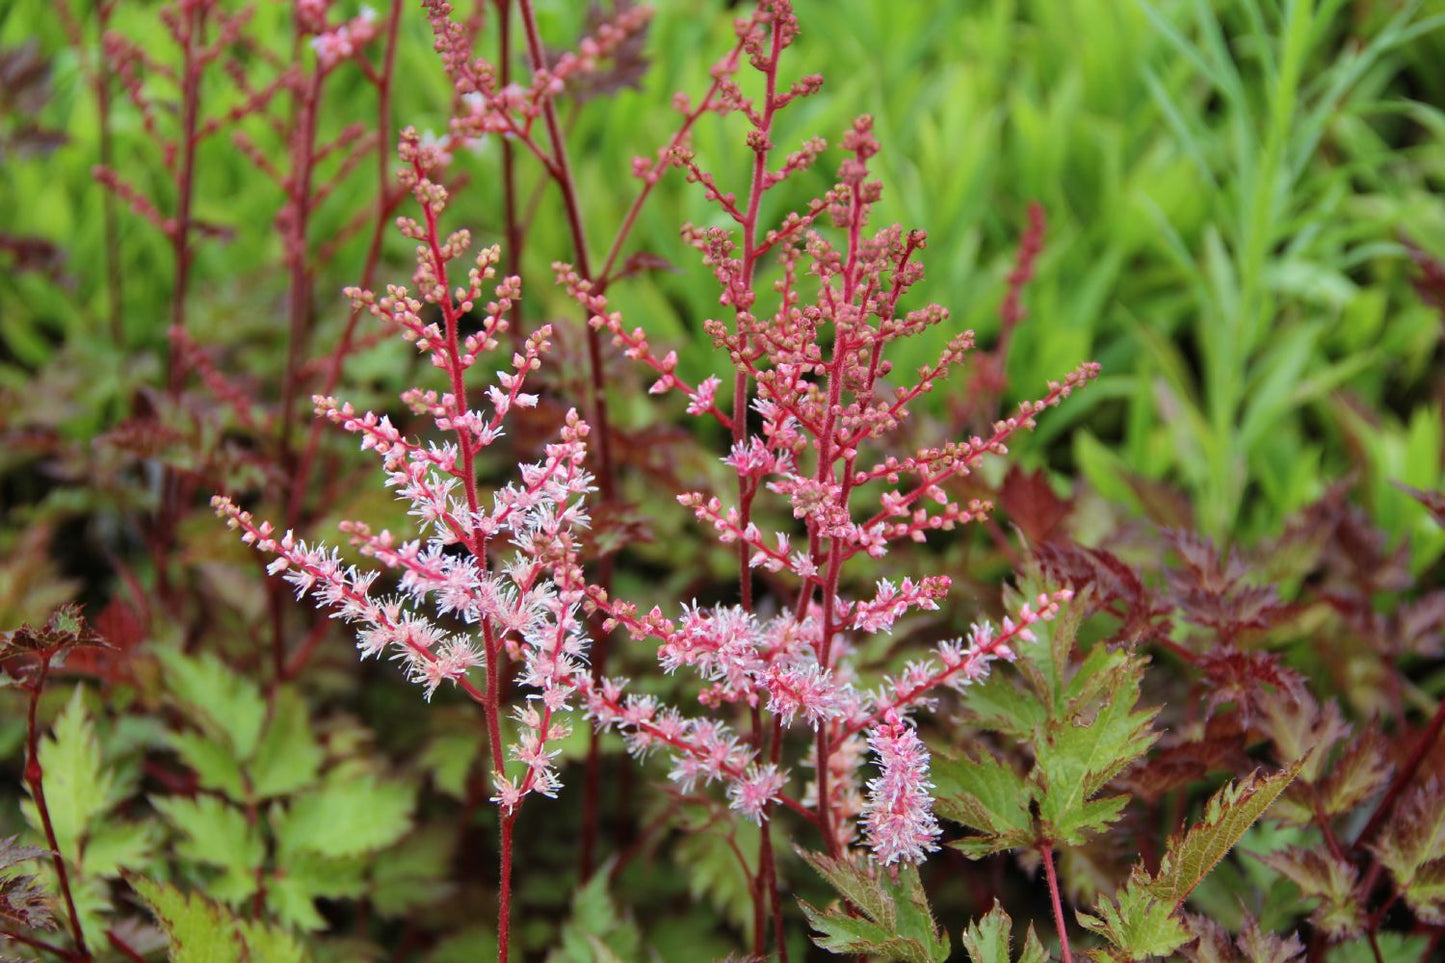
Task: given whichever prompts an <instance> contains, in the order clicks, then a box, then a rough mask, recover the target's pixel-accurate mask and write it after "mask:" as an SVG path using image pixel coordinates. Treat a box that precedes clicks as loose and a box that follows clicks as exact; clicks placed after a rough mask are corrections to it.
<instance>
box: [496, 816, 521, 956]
mask: <svg viewBox="0 0 1445 963" xmlns="http://www.w3.org/2000/svg"><path fill="white" fill-rule="evenodd" d="M516 821H517V816H516V814H515V813H503V814H502V866H501V870H500V873H501V888H500V890H499V892H498V894H497V963H507V960H508V955H507V952H508V944H509V943H510V942H511V930H512V826H513V825H514V824H515V823H516Z"/></svg>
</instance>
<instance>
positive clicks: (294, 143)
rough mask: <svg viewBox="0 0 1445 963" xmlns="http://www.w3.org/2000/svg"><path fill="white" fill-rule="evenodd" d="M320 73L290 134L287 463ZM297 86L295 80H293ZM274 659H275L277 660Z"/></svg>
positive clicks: (302, 94) (307, 293) (302, 331)
mask: <svg viewBox="0 0 1445 963" xmlns="http://www.w3.org/2000/svg"><path fill="white" fill-rule="evenodd" d="M324 77H325V72H324V71H323V69H322V68H321V67H319V66H318V67H316V68H315V69H314V70H313V71H312V73H311V77H310V78H309V80H308V81H306V82H305V83H304V84H301V85H300V89H299V90H298V101H299V102H298V104H297V110H298V113H299V117H298V121H297V128H296V130H295V131H293V132H292V135H291V176H290V177H288V178H287V186H288V188H289V190H288V194H289V196H288V197H287V199H286V207H287V214H286V237H285V238H284V239H283V244H284V245H285V249H286V250H285V258H286V260H287V261H288V262H290V264H289V267H290V269H291V278H290V284H289V290H288V292H287V327H288V337H287V344H286V373H285V380H284V381H282V383H281V460H282V464H291V463H292V451H291V434H292V430H293V428H294V425H293V424H292V417H291V415H292V413H293V412H294V411H295V410H296V394H297V391H298V390H299V388H300V382H301V377H300V373H301V362H302V357H303V352H304V349H305V342H306V335H307V333H308V330H309V328H310V326H311V264H310V260H309V258H308V253H309V252H308V251H307V235H308V234H309V230H308V229H309V227H310V222H311V206H312V198H311V182H312V175H313V173H314V171H315V167H316V163H315V156H316V117H317V114H318V112H319V111H318V107H319V106H320V100H321V82H322V80H323V78H324ZM298 83H299V82H298ZM278 661H279V659H278Z"/></svg>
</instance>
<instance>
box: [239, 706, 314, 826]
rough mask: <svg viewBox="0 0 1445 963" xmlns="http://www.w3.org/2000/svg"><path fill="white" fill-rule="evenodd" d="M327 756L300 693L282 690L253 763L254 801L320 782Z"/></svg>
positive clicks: (252, 792)
mask: <svg viewBox="0 0 1445 963" xmlns="http://www.w3.org/2000/svg"><path fill="white" fill-rule="evenodd" d="M325 758H326V754H325V752H324V751H323V750H322V748H321V744H320V743H319V742H318V741H317V740H316V734H315V732H314V731H313V730H312V728H311V718H310V716H309V715H308V714H307V712H306V703H305V702H303V701H302V699H301V695H300V693H298V692H297V691H296V690H295V689H292V688H284V689H281V690H280V691H279V692H277V694H276V704H275V708H274V709H273V711H272V715H271V719H270V721H269V722H268V723H267V724H266V730H265V732H264V733H263V734H262V736H261V743H260V745H258V746H257V747H256V758H255V759H254V760H252V762H251V767H250V773H251V800H262V799H270V798H272V797H274V796H287V795H290V794H291V793H294V792H297V791H299V790H302V789H306V788H307V787H309V786H311V785H312V784H313V783H315V782H316V778H317V775H318V774H319V773H320V772H321V764H322V762H323V761H325Z"/></svg>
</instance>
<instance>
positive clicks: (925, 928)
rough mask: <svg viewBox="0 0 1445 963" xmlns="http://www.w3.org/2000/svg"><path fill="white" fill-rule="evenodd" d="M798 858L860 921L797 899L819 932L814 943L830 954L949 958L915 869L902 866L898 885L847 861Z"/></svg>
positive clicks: (930, 961)
mask: <svg viewBox="0 0 1445 963" xmlns="http://www.w3.org/2000/svg"><path fill="white" fill-rule="evenodd" d="M798 854H799V855H800V856H802V857H803V859H804V860H805V861H807V863H808V864H809V865H810V866H812V867H813V868H814V869H815V870H817V872H818V874H819V875H820V876H822V877H823V878H824V879H825V880H827V881H828V883H829V884H830V885H831V886H832V887H833V888H834V889H835V890H836V891H837V892H838V893H839V894H840V895H841V896H843V897H844V899H846V900H847V901H848V902H849V903H850V904H852V906H853V907H854V908H855V909H857V910H858V911H859V912H860V913H862V914H863V916H862V917H861V918H860V917H855V916H849V915H848V913H847V912H845V911H844V910H843V908H842V907H841V906H839V905H837V904H835V905H833V906H831V907H829V908H828V909H826V910H820V909H818V908H817V907H815V906H813V905H812V904H810V903H808V902H806V901H805V900H799V901H798V905H799V906H801V907H802V909H803V914H804V915H805V916H806V917H807V918H808V922H809V923H811V924H812V926H813V928H814V929H815V930H817V931H818V932H817V933H815V934H814V935H813V942H814V943H815V944H817V945H818V946H820V947H822V948H823V949H825V950H829V951H830V952H833V953H870V954H873V955H875V956H878V957H881V958H883V959H884V960H897V961H900V963H943V961H944V960H947V959H948V955H949V939H948V933H947V932H946V931H945V930H943V929H942V928H940V927H939V926H938V924H937V922H935V920H934V918H933V911H932V910H931V909H930V908H929V906H928V898H927V896H926V895H925V894H924V892H923V886H922V884H921V883H920V882H919V880H918V870H917V869H916V868H915V867H913V866H903V867H901V868H899V869H898V870H897V871H896V872H897V878H896V880H895V879H893V878H891V876H890V873H891V872H892V871H891V870H889V869H886V868H883V867H877V866H874V867H870V869H871V870H872V871H871V872H870V870H869V869H864V868H862V867H861V866H859V865H858V864H856V863H854V862H852V861H850V860H846V859H833V858H831V857H828V856H820V855H818V854H816V853H808V852H804V851H802V850H799V851H798Z"/></svg>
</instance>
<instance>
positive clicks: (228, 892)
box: [151, 796, 266, 906]
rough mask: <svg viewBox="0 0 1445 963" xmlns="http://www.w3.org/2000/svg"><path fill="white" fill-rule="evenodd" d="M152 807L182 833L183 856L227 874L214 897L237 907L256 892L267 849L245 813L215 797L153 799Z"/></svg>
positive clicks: (179, 849)
mask: <svg viewBox="0 0 1445 963" xmlns="http://www.w3.org/2000/svg"><path fill="white" fill-rule="evenodd" d="M151 805H152V806H154V807H155V808H156V810H157V811H158V812H159V813H160V814H161V815H162V816H163V817H165V819H166V821H167V822H169V823H170V824H171V825H172V826H174V827H175V829H176V830H177V831H178V832H180V833H181V835H182V837H183V839H182V841H181V843H180V844H179V845H178V846H177V847H176V852H177V853H178V854H179V855H180V856H182V857H183V858H185V859H189V860H193V861H194V862H197V863H201V864H204V865H207V866H216V867H219V868H220V869H221V870H223V871H224V875H223V876H222V877H221V879H219V880H216V881H214V882H213V883H212V885H211V888H210V893H211V895H212V896H215V897H218V898H220V899H223V900H225V901H226V902H228V903H230V904H231V905H233V906H234V905H237V904H239V903H241V902H242V901H243V900H246V899H248V898H249V897H250V896H252V895H253V894H254V893H255V892H256V870H257V869H258V868H259V867H260V866H261V863H262V861H263V860H264V859H265V858H266V847H265V844H264V843H263V842H262V840H261V835H260V833H259V832H258V830H257V827H256V826H255V825H253V824H252V823H251V822H250V821H249V820H248V819H247V818H246V814H245V813H243V812H242V811H241V810H239V809H237V808H236V807H235V806H231V805H228V804H226V803H225V802H223V801H222V800H220V799H217V798H216V797H215V796H196V797H193V798H190V799H187V798H183V797H179V796H170V797H155V796H152V797H151Z"/></svg>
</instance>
